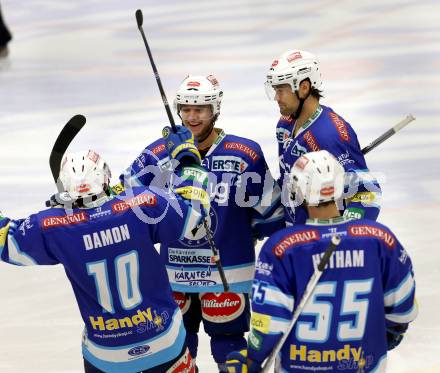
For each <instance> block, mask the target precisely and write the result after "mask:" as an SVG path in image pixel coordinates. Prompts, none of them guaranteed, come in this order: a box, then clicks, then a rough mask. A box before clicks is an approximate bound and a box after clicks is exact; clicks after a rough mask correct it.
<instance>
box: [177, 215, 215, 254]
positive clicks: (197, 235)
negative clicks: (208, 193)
mask: <svg viewBox="0 0 440 373" xmlns="http://www.w3.org/2000/svg"><path fill="white" fill-rule="evenodd" d="M206 219H207V220H208V221H207V223H208V227H209V229H210V230H211V232H212V235H213V236H214V235H215V232H216V231H217V225H218V217H217V213H216V212H215V210H214V209H213V208H211V209H210V211H209V215H208V217H207V218H206ZM180 242H181V243H183V244H184V245H185V246H190V247H197V246H203V245H205V244H206V243H207V242H208V238H207V237H206V231H205V227H204V225H203V221H200V223H199V224H198V225H197V226H196V227H195V228H193V229H192V230H191V231H190V232H189V233H187V234H185V237H184V238H182V239H181V240H180Z"/></svg>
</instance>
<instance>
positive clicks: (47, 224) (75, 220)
mask: <svg viewBox="0 0 440 373" xmlns="http://www.w3.org/2000/svg"><path fill="white" fill-rule="evenodd" d="M88 220H89V216H88V215H87V214H86V213H85V212H84V211H82V212H78V213H76V214H72V215H65V216H48V217H46V218H44V219H43V221H42V225H43V228H51V227H60V226H63V225H71V224H79V223H82V222H84V221H88Z"/></svg>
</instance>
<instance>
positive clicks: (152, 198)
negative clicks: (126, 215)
mask: <svg viewBox="0 0 440 373" xmlns="http://www.w3.org/2000/svg"><path fill="white" fill-rule="evenodd" d="M158 201H159V196H158V195H157V194H156V193H154V192H153V191H152V190H150V189H149V188H145V187H133V188H130V189H129V190H124V192H122V193H121V194H119V195H118V196H117V197H116V198H113V199H112V200H111V201H109V202H107V203H106V204H109V205H110V207H111V211H112V213H113V214H117V213H121V212H125V211H127V210H129V209H131V208H134V207H137V206H139V207H142V206H146V207H153V206H156V205H157V204H158V203H159V202H158Z"/></svg>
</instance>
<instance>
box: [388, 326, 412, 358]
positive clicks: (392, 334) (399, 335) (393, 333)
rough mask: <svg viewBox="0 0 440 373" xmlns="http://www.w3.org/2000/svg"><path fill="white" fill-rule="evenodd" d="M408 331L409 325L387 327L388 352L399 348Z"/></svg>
mask: <svg viewBox="0 0 440 373" xmlns="http://www.w3.org/2000/svg"><path fill="white" fill-rule="evenodd" d="M406 329H408V324H396V325H393V326H387V344H388V351H389V350H392V349H393V348H395V347H397V346H398V345H399V344H400V342H402V339H403V335H404V334H405V332H406Z"/></svg>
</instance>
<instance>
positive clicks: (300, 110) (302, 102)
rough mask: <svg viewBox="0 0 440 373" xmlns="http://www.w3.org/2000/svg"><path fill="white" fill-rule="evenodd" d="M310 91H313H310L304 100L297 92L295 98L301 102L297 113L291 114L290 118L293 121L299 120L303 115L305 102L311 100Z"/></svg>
mask: <svg viewBox="0 0 440 373" xmlns="http://www.w3.org/2000/svg"><path fill="white" fill-rule="evenodd" d="M310 91H311V90H310V89H309V91H308V92H307V95H306V97H304V98H301V97H299V94H298V91H297V90H296V91H295V96H296V98H297V99H298V100H299V105H298V109H296V111H295V112H294V113H292V114H290V118H292V119H294V120H297V119H298V118H299V116H300V115H301V112H302V109H303V106H304V102H305V101H306V100H307V99H308V98H309V96H310Z"/></svg>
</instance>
